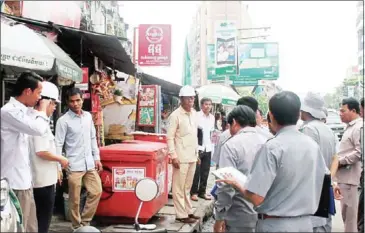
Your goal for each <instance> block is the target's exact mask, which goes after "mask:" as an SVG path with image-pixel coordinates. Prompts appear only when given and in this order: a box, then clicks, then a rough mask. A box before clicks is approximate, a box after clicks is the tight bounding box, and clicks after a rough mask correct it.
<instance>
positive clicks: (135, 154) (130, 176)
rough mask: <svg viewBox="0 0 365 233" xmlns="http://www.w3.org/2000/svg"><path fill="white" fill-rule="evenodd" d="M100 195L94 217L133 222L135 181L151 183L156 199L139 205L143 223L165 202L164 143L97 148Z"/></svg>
mask: <svg viewBox="0 0 365 233" xmlns="http://www.w3.org/2000/svg"><path fill="white" fill-rule="evenodd" d="M100 159H101V162H102V164H103V168H104V169H103V172H102V173H101V174H100V177H101V180H102V186H103V193H102V196H101V199H100V202H99V205H98V209H97V211H96V214H95V215H96V217H99V218H100V217H103V218H104V219H106V217H112V218H110V220H111V219H112V220H111V221H113V222H118V221H119V220H123V221H124V220H125V219H133V218H134V217H135V215H136V213H137V209H138V206H139V204H140V201H139V200H138V199H137V197H136V195H135V193H134V188H135V186H136V184H137V182H138V180H139V179H141V178H144V177H149V178H152V179H154V180H155V181H156V182H157V184H158V187H159V193H158V195H157V198H156V199H154V200H152V201H151V202H146V203H144V204H143V207H142V210H141V213H140V216H139V221H140V222H141V223H147V222H148V220H149V219H150V218H151V217H153V216H154V215H155V214H156V213H157V212H158V211H159V210H160V209H161V208H162V207H164V206H165V205H166V204H167V202H168V191H167V188H168V176H167V175H168V168H167V163H168V156H167V146H166V144H165V143H158V142H143V141H136V140H129V141H127V142H123V143H120V144H114V145H110V146H105V147H101V148H100Z"/></svg>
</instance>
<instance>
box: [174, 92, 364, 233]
mask: <svg viewBox="0 0 365 233" xmlns="http://www.w3.org/2000/svg"><path fill="white" fill-rule="evenodd" d="M180 98H181V106H180V107H179V108H178V109H177V110H175V111H174V112H173V113H172V114H171V116H170V118H169V121H170V125H169V128H168V130H167V140H168V148H169V154H170V156H171V158H172V165H173V167H174V168H173V181H172V182H173V199H174V205H175V209H176V214H177V217H176V219H177V220H178V221H181V222H184V223H193V222H195V221H197V219H199V218H198V217H197V216H195V215H194V213H193V211H192V205H191V200H196V199H197V197H202V198H204V199H207V198H208V196H207V194H206V193H205V192H206V179H207V177H208V174H209V170H208V174H207V173H206V171H207V170H204V168H205V166H206V161H204V159H205V158H207V160H208V159H210V158H211V156H212V155H211V152H212V150H213V149H212V148H213V145H212V144H211V141H209V140H210V139H209V135H210V133H211V130H212V129H214V117H213V116H212V115H210V113H209V112H210V105H211V100H209V99H205V98H203V99H202V100H201V103H200V104H201V109H202V111H201V112H196V111H195V110H194V108H193V105H194V98H195V91H194V89H193V88H192V87H190V86H184V87H182V89H181V91H180ZM326 113H327V110H326V108H325V102H324V100H323V98H322V97H321V96H319V95H318V94H315V93H311V92H309V93H308V94H307V95H306V97H305V98H304V99H302V100H301V99H300V98H299V97H298V96H297V95H296V94H295V93H293V92H289V91H283V92H280V93H278V94H275V95H274V96H273V97H272V98H271V99H270V101H269V112H268V115H267V118H268V126H269V128H268V129H267V128H266V127H264V126H262V125H261V121H262V113H261V112H260V110H259V109H258V102H257V100H256V99H254V98H253V97H248V96H245V97H242V98H241V99H239V100H238V102H237V106H236V107H235V108H234V109H233V110H232V111H231V112H230V113H229V114H228V116H227V123H228V129H227V130H226V131H224V132H223V133H222V134H221V135H220V138H219V140H218V143H217V145H216V146H215V149H214V154H213V158H212V159H213V160H214V162H215V163H217V166H218V167H219V168H223V167H234V168H236V169H237V170H239V171H240V172H242V173H243V174H245V175H246V176H247V177H248V180H247V182H246V183H245V184H244V185H243V184H241V183H240V182H239V181H237V180H234V179H233V178H232V177H225V179H223V180H217V186H218V188H217V191H216V196H217V199H216V201H215V219H216V223H215V225H214V232H255V231H257V232H274V231H275V232H280V231H292V232H331V231H332V219H331V214H333V213H330V212H329V213H328V216H327V214H326V215H325V216H326V217H324V216H321V217H319V216H320V215H318V214H317V212H318V211H320V209H321V208H322V207H321V206H320V199H321V196H323V194H322V191H323V190H324V188H323V187H325V185H326V177H331V184H330V185H331V187H332V190H333V192H332V195H333V198H336V199H338V200H340V202H341V210H342V219H343V221H344V225H345V232H356V231H358V229H357V221H356V220H359V222H360V223H361V220H362V228H361V229H363V216H361V214H359V217H357V215H358V210H359V211H360V210H361V208H363V207H358V204H359V203H358V202H359V197H358V194H357V192H358V191H357V190H358V186H359V184H360V173H361V169H362V168H361V161H362V160H361V148H360V147H361V145H360V144H361V142H360V132H361V128H363V119H362V118H361V117H360V115H361V116H362V117H363V100H361V105H360V103H359V101H358V100H356V99H354V98H347V99H344V100H343V101H342V103H341V109H340V117H341V120H342V121H343V122H344V123H346V124H347V127H346V130H345V133H344V135H343V137H342V140H341V142H338V139H337V137H336V135H335V134H334V133H333V132H332V130H331V129H330V128H329V127H328V126H327V125H326V124H325V121H326V117H327V115H326ZM299 119H301V120H302V121H303V125H302V126H300V127H299V128H298V127H297V122H298V120H299ZM338 143H339V146H338ZM202 170H203V171H205V172H202ZM196 171H198V172H196ZM336 181H337V182H336ZM192 187H193V188H192ZM362 195H363V188H362ZM360 201H362V204H361V203H360V204H361V205H362V206H363V200H360ZM362 215H363V213H362ZM360 227H361V226H360ZM361 229H359V230H360V232H362V231H361Z"/></svg>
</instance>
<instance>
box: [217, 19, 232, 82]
mask: <svg viewBox="0 0 365 233" xmlns="http://www.w3.org/2000/svg"><path fill="white" fill-rule="evenodd" d="M214 29H215V33H214V34H215V38H214V39H215V73H216V74H217V75H232V74H237V24H236V21H232V20H217V21H215V27H214Z"/></svg>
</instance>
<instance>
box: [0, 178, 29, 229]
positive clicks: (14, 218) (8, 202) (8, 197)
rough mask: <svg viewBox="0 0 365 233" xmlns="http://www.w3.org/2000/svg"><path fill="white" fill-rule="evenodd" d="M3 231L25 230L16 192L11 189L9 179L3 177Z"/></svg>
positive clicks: (0, 194) (0, 208)
mask: <svg viewBox="0 0 365 233" xmlns="http://www.w3.org/2000/svg"><path fill="white" fill-rule="evenodd" d="M0 187H1V193H0V197H1V205H0V211H1V218H0V221H1V232H25V231H24V227H23V214H22V210H21V207H20V203H19V200H18V198H17V197H16V195H15V193H14V192H13V191H12V190H11V189H10V186H9V183H8V180H7V179H6V178H1V184H0Z"/></svg>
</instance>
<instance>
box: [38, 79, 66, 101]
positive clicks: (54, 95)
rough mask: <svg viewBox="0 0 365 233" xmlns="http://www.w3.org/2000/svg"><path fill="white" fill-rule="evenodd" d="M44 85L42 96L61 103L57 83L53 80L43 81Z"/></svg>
mask: <svg viewBox="0 0 365 233" xmlns="http://www.w3.org/2000/svg"><path fill="white" fill-rule="evenodd" d="M42 87H43V88H42V93H41V96H44V97H48V98H51V99H54V100H56V102H57V103H61V101H60V100H59V91H58V88H57V86H56V85H54V84H53V83H51V82H47V81H43V82H42Z"/></svg>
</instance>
